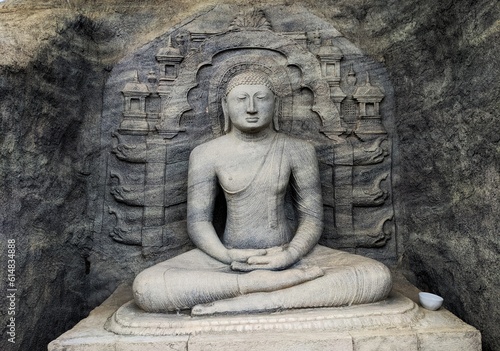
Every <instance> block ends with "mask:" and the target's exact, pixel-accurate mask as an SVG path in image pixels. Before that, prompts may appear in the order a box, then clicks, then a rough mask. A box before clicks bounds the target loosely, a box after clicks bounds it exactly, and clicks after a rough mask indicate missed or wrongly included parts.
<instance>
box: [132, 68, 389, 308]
mask: <svg viewBox="0 0 500 351" xmlns="http://www.w3.org/2000/svg"><path fill="white" fill-rule="evenodd" d="M277 99H278V97H277V96H276V94H275V90H274V87H273V85H272V83H271V81H270V80H269V79H268V77H267V76H266V75H265V74H264V73H261V72H258V71H255V70H251V71H245V72H243V73H239V74H238V75H236V76H235V77H233V78H232V79H231V80H230V81H229V82H228V84H227V87H226V90H225V97H224V98H223V99H222V101H221V103H222V109H223V112H224V116H225V118H226V119H227V120H228V121H229V122H230V123H229V124H228V125H229V127H228V131H227V133H226V134H225V135H223V136H221V137H219V138H216V139H214V140H211V141H209V142H206V143H204V144H202V145H199V146H198V147H196V148H195V149H194V150H193V151H192V153H191V155H190V160H189V175H188V199H187V206H188V208H187V227H188V234H189V236H190V238H191V240H192V241H193V243H194V244H195V245H196V247H197V248H196V249H194V250H191V251H189V252H186V253H184V254H181V255H179V256H177V257H174V258H172V259H169V260H167V261H164V262H161V263H159V264H157V265H155V266H153V267H150V268H148V269H146V270H144V271H142V272H141V273H140V274H139V275H138V276H137V277H136V279H135V281H134V284H133V293H134V298H135V302H136V303H137V305H138V306H139V307H141V308H142V309H143V310H145V311H148V312H169V311H179V310H184V309H191V314H192V315H209V314H215V313H241V312H262V311H272V310H277V309H293V308H312V307H334V306H346V305H352V304H363V303H371V302H376V301H379V300H382V299H384V298H385V297H386V296H387V295H388V293H389V291H390V289H391V285H392V282H391V275H390V271H389V269H388V268H387V267H386V266H384V265H383V264H381V263H379V262H377V261H375V260H372V259H369V258H366V257H362V256H359V255H354V254H350V253H346V252H343V251H339V250H334V249H331V248H327V247H324V246H321V245H318V241H319V238H320V236H321V233H322V229H323V207H322V206H323V205H322V199H321V187H320V180H319V170H318V161H317V159H316V153H315V150H314V147H313V146H312V145H310V144H309V143H308V142H306V141H303V140H300V139H297V138H293V137H291V136H288V135H285V134H283V133H279V132H277V131H276V130H275V128H274V123H273V121H274V119H275V113H276V111H275V109H276V106H277ZM289 185H290V186H291V187H290V188H291V189H292V193H293V196H292V199H293V204H294V208H295V211H296V213H297V220H296V221H295V222H292V221H290V220H289V219H288V218H287V216H286V215H285V194H286V191H287V188H289ZM218 189H222V191H223V193H224V196H225V199H226V204H227V219H226V224H225V229H224V232H223V234H222V235H221V236H219V235H218V234H217V232H216V230H215V229H214V225H213V223H212V220H213V214H214V207H215V199H216V195H217V192H218Z"/></svg>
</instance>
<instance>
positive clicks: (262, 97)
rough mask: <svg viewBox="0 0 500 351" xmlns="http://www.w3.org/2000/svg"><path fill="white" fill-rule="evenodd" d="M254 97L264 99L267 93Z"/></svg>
mask: <svg viewBox="0 0 500 351" xmlns="http://www.w3.org/2000/svg"><path fill="white" fill-rule="evenodd" d="M256 98H257V99H259V100H264V99H265V98H267V95H265V94H264V95H257V96H256Z"/></svg>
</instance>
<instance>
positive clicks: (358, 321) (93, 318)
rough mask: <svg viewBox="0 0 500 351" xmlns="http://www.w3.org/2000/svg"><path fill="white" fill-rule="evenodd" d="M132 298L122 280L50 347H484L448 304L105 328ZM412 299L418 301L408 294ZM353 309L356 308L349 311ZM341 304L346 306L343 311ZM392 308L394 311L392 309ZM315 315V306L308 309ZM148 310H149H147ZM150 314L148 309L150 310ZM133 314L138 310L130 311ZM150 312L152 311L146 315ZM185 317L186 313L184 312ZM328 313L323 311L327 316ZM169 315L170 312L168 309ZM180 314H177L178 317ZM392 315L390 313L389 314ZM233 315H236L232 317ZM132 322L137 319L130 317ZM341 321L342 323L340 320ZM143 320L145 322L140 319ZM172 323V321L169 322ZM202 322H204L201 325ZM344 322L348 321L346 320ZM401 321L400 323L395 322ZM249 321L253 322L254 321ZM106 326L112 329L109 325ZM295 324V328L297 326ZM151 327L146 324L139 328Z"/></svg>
mask: <svg viewBox="0 0 500 351" xmlns="http://www.w3.org/2000/svg"><path fill="white" fill-rule="evenodd" d="M395 290H398V291H399V292H404V293H405V294H406V295H408V296H413V295H414V290H415V289H414V288H412V287H411V286H409V285H408V284H406V285H405V284H401V280H398V282H397V284H396V287H395ZM131 298H132V294H131V289H130V286H126V285H123V286H121V287H120V288H118V289H117V291H116V292H115V293H114V294H113V295H112V296H111V297H110V298H109V299H108V300H107V301H105V302H104V303H103V305H101V306H100V307H99V308H97V309H96V310H94V311H93V312H92V313H91V315H90V316H89V317H88V318H87V319H84V320H82V321H81V322H80V323H79V324H78V325H77V326H75V328H73V329H72V330H70V331H68V332H66V333H65V334H63V335H62V336H61V337H59V338H58V339H57V340H54V341H53V342H52V343H51V344H50V345H49V351H101V350H120V351H122V350H123V351H125V350H134V348H135V349H136V350H137V349H140V350H144V351H150V350H151V351H153V350H164V349H165V348H169V349H172V350H200V351H201V350H203V351H209V350H242V351H246V350H248V351H251V350H252V351H253V350H259V351H268V350H269V351H271V350H297V351H299V350H300V351H302V350H313V351H320V350H321V351H323V350H334V351H337V350H338V351H350V350H352V351H369V350H411V351H434V350H454V351H455V350H456V351H479V350H481V336H480V333H479V331H477V330H476V329H474V328H473V327H471V326H469V325H467V324H465V323H463V322H462V321H460V320H459V319H458V318H456V317H455V316H453V315H452V314H451V313H450V312H448V311H447V310H445V309H440V310H438V311H427V310H424V309H422V308H421V307H416V308H417V310H416V314H415V315H414V318H413V319H412V318H408V319H407V320H406V322H405V323H401V320H402V318H401V317H400V315H398V314H397V313H394V314H393V316H392V317H393V318H394V319H395V320H397V323H394V324H395V325H394V326H392V327H388V326H387V324H386V325H384V326H382V327H381V326H380V325H378V324H377V323H376V321H375V320H373V321H371V322H370V316H371V315H374V314H375V315H376V314H377V311H376V310H377V308H379V312H378V313H381V314H384V313H387V309H384V307H383V306H382V307H381V306H378V307H377V304H374V305H369V306H367V308H366V311H365V313H366V318H362V317H360V315H362V314H363V306H353V307H345V308H341V309H337V311H334V312H332V313H333V315H334V317H336V318H339V316H342V315H343V317H342V319H344V320H345V321H344V322H339V321H337V324H336V325H328V323H326V324H324V323H322V322H320V323H318V324H315V325H314V326H311V323H310V322H301V323H304V324H305V326H306V327H305V328H304V329H302V328H298V329H297V328H296V327H297V325H295V326H294V325H293V324H292V323H289V322H287V321H286V314H288V317H289V316H290V314H291V315H293V313H294V312H293V311H288V312H287V311H283V312H277V313H276V314H275V316H276V318H277V319H278V320H280V318H279V315H280V314H281V313H284V318H283V320H282V321H281V322H278V323H282V328H278V329H276V328H273V329H270V330H263V329H260V330H255V328H246V327H245V324H244V322H243V321H244V320H245V318H248V320H249V321H250V322H251V323H253V321H255V320H256V319H258V318H262V316H261V315H259V314H257V315H241V316H240V317H237V319H238V320H239V322H240V323H241V324H240V325H241V327H240V328H237V329H234V330H231V331H230V330H226V331H222V330H218V331H215V330H214V329H213V328H210V327H209V324H210V323H211V321H212V320H214V324H217V325H228V324H230V323H231V318H227V320H226V321H224V319H225V317H224V316H217V317H214V316H212V317H198V318H199V320H200V323H201V324H205V329H204V330H203V329H192V331H191V333H188V334H186V335H170V336H161V335H151V333H152V334H154V333H155V330H156V331H158V330H159V329H158V328H159V327H158V325H157V323H158V320H159V318H160V317H161V315H160V314H158V315H156V316H155V315H154V314H153V315H152V316H153V317H152V318H153V320H154V319H155V318H156V320H157V322H156V323H152V324H150V325H151V331H150V335H145V336H136V335H118V334H114V333H112V332H110V331H107V330H106V329H105V324H106V323H109V319H110V318H113V317H112V314H113V313H114V312H115V311H116V309H117V306H119V305H121V304H123V303H125V302H126V301H128V300H130V299H131ZM406 299H407V302H408V303H411V304H413V302H411V300H410V299H408V298H406ZM351 309H353V310H352V311H350V310H351ZM328 310H329V309H316V312H317V313H319V314H318V316H320V317H321V314H322V313H323V314H325V313H326V314H327V313H328ZM339 310H342V311H339ZM391 312H394V311H392V310H391ZM295 313H297V315H301V313H302V312H301V311H297V312H295ZM306 313H309V314H311V315H314V313H315V312H314V310H309V311H306ZM143 314H144V313H143ZM145 315H147V314H145ZM131 317H132V318H134V317H133V316H131ZM145 317H146V318H147V316H145ZM179 317H180V318H182V316H179ZM323 317H324V316H323ZM164 318H167V319H168V317H167V316H165V315H164ZM174 318H175V317H174ZM387 318H388V319H390V318H391V315H390V314H387ZM233 321H234V318H233ZM131 323H134V322H133V319H131ZM339 323H340V324H339ZM139 324H141V323H139ZM167 324H168V323H167ZM201 324H200V325H201ZM342 324H343V325H342ZM397 324H399V326H396V325H397ZM249 325H250V324H249ZM106 328H108V329H109V326H107V327H106ZM292 330H293V331H292ZM138 332H139V333H141V332H144V333H148V331H147V330H142V331H140V330H139V331H138Z"/></svg>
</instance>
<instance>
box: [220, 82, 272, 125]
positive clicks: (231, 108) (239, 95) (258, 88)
mask: <svg viewBox="0 0 500 351" xmlns="http://www.w3.org/2000/svg"><path fill="white" fill-rule="evenodd" d="M274 106H275V96H274V94H273V92H272V91H271V89H269V88H268V87H266V86H265V85H238V86H236V87H234V88H233V89H232V90H231V91H230V92H229V94H227V96H226V98H225V99H224V100H223V101H222V107H223V109H224V113H226V114H227V115H229V118H230V120H231V123H232V125H233V127H234V128H236V129H238V130H240V131H242V132H246V133H256V132H259V131H261V130H264V129H266V128H269V126H270V125H271V123H272V121H273V116H274Z"/></svg>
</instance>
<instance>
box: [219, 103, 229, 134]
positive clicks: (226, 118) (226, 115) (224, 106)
mask: <svg viewBox="0 0 500 351" xmlns="http://www.w3.org/2000/svg"><path fill="white" fill-rule="evenodd" d="M221 105H222V113H223V115H224V134H227V133H229V130H230V129H231V120H230V119H229V113H228V112H227V99H226V98H222V101H221Z"/></svg>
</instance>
